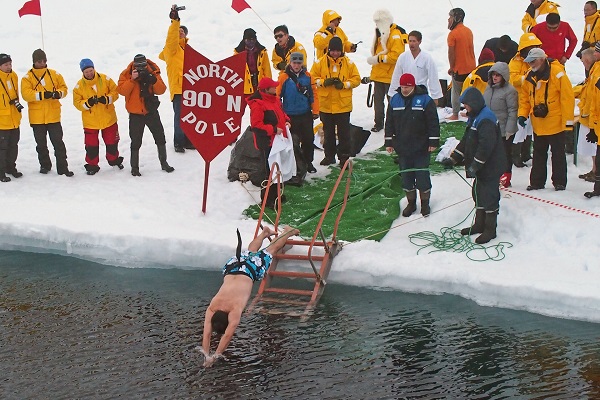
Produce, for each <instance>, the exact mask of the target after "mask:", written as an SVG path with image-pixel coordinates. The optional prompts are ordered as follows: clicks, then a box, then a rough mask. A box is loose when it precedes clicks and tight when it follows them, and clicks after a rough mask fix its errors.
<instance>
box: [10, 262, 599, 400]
mask: <svg viewBox="0 0 600 400" xmlns="http://www.w3.org/2000/svg"><path fill="white" fill-rule="evenodd" d="M221 279H222V278H221V276H220V274H219V273H217V272H205V271H181V270H153V269H124V268H113V267H107V266H102V265H98V264H93V263H89V262H85V261H80V260H75V259H70V258H64V257H58V256H49V255H40V254H24V253H17V252H0V338H1V340H2V342H1V343H2V345H1V346H0V368H1V370H2V378H1V379H0V398H2V399H23V398H35V399H44V398H48V399H57V398H90V399H93V398H101V399H107V398H117V397H119V396H121V397H123V398H132V397H138V398H159V399H174V398H177V399H188V398H189V399H196V398H215V399H219V398H223V399H233V398H235V399H237V398H248V399H255V398H256V399H263V398H281V399H288V398H299V399H302V398H308V397H314V398H324V399H365V398H369V399H399V398H424V399H431V398H439V399H442V398H469V399H475V398H481V399H488V398H493V399H494V398H495V399H502V398H521V399H534V398H550V397H552V398H557V399H559V398H564V399H573V398H600V351H599V350H600V349H599V347H600V345H599V344H598V339H599V336H600V333H599V332H600V329H599V326H598V325H595V324H589V323H581V322H575V321H566V320H558V319H552V318H545V317H541V316H536V315H533V314H528V313H523V312H515V311H509V310H500V309H494V308H484V307H479V306H477V305H475V304H474V303H472V302H469V301H466V300H463V299H460V298H457V297H453V296H421V295H412V294H403V293H398V292H382V291H374V290H369V289H364V288H355V287H347V286H341V285H335V284H330V285H328V287H327V290H326V291H325V294H324V296H323V298H322V300H321V302H320V304H319V305H318V307H317V308H316V310H315V312H314V315H313V316H312V317H311V318H309V319H308V320H307V321H304V322H301V321H299V319H298V318H292V317H286V316H282V315H267V314H261V313H254V314H251V315H248V316H245V317H244V319H243V321H242V324H241V325H240V327H239V329H238V331H237V333H236V337H235V338H234V340H233V341H232V343H231V345H230V347H229V351H228V352H227V353H226V355H227V357H228V359H227V360H219V361H218V362H217V363H216V364H215V365H214V366H213V367H212V368H209V369H204V368H202V361H203V359H202V356H201V355H200V353H199V352H198V351H196V350H195V347H196V346H198V345H199V344H200V341H201V338H202V332H201V322H202V316H203V314H204V309H205V307H206V305H207V304H208V302H209V301H210V299H211V297H212V295H214V293H215V292H216V290H218V287H219V285H220V283H221Z"/></svg>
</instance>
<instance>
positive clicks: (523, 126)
mask: <svg viewBox="0 0 600 400" xmlns="http://www.w3.org/2000/svg"><path fill="white" fill-rule="evenodd" d="M526 122H527V118H525V117H519V118H517V124H519V125H520V126H521V128H525V123H526Z"/></svg>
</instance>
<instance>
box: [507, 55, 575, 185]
mask: <svg viewBox="0 0 600 400" xmlns="http://www.w3.org/2000/svg"><path fill="white" fill-rule="evenodd" d="M525 62H526V63H528V64H529V66H530V67H531V70H530V71H529V72H528V73H527V76H526V77H525V80H524V82H523V91H522V92H521V95H520V96H519V114H518V115H519V117H518V119H517V121H518V124H519V125H521V126H522V127H524V126H525V124H526V121H527V118H528V117H530V118H531V124H532V127H533V162H532V166H531V173H530V175H529V186H527V190H539V189H543V188H544V185H545V184H546V178H547V165H546V164H547V160H548V148H550V150H551V151H552V177H551V178H552V184H553V185H554V189H555V190H557V191H560V190H565V188H566V187H567V159H566V154H565V131H567V130H569V131H571V130H573V120H574V109H575V95H574V94H573V86H572V85H571V81H570V80H569V77H568V76H567V74H566V73H565V69H564V67H563V65H562V64H561V63H559V62H558V61H556V60H552V59H548V58H547V56H546V53H544V50H542V49H539V48H534V49H531V50H530V51H529V54H528V55H527V57H526V58H525Z"/></svg>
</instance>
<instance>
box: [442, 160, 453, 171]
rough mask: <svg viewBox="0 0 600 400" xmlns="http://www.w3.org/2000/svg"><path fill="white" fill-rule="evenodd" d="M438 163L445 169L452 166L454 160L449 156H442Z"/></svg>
mask: <svg viewBox="0 0 600 400" xmlns="http://www.w3.org/2000/svg"><path fill="white" fill-rule="evenodd" d="M440 164H442V165H443V166H444V168H445V169H451V168H454V160H453V159H452V158H451V157H446V158H444V159H443V160H442V161H440Z"/></svg>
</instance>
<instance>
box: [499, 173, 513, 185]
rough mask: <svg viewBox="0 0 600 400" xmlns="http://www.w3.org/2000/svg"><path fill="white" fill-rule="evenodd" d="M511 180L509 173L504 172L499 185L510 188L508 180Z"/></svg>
mask: <svg viewBox="0 0 600 400" xmlns="http://www.w3.org/2000/svg"><path fill="white" fill-rule="evenodd" d="M511 178H512V173H511V172H505V173H503V174H502V176H501V177H500V185H501V186H502V187H504V188H508V187H510V179H511Z"/></svg>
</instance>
